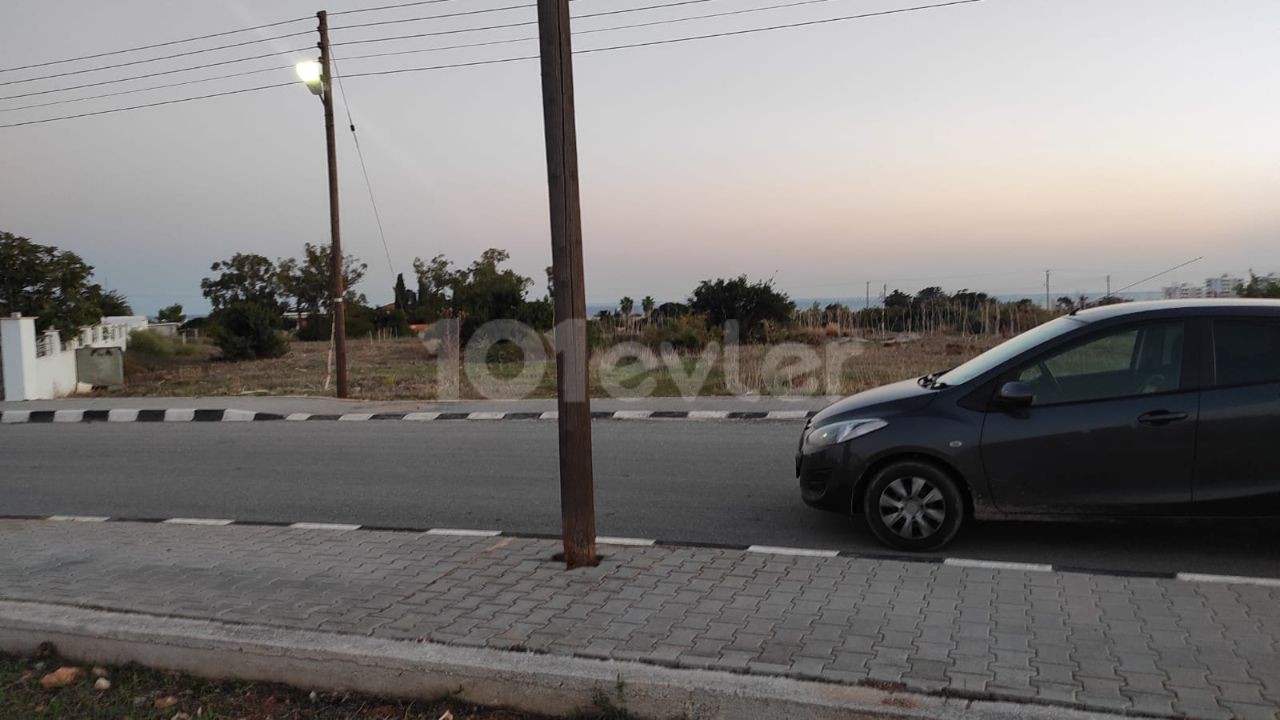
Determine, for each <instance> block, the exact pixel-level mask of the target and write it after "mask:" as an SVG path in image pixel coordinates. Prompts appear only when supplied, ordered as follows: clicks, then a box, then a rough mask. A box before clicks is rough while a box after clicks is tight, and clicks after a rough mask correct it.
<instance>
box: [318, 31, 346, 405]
mask: <svg viewBox="0 0 1280 720" xmlns="http://www.w3.org/2000/svg"><path fill="white" fill-rule="evenodd" d="M316 18H317V19H318V20H319V21H320V67H321V73H322V75H321V78H322V83H323V88H324V90H323V92H322V93H321V95H320V100H321V102H323V103H324V140H325V147H326V149H327V150H328V156H329V237H330V246H329V262H330V266H331V270H330V272H332V273H333V288H332V291H331V295H330V298H329V309H330V312H332V313H333V357H334V364H335V365H337V366H338V368H337V374H338V397H340V398H345V397H347V309H346V305H345V303H343V301H342V299H343V296H344V295H345V294H346V289H345V288H344V287H343V285H342V229H341V224H340V223H339V219H338V218H339V215H338V149H337V141H336V140H335V139H334V130H333V76H332V74H330V70H329V14H328V13H327V12H325V11H324V10H321V11H320V12H318V13H316Z"/></svg>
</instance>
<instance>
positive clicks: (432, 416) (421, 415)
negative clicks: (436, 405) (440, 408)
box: [404, 412, 440, 422]
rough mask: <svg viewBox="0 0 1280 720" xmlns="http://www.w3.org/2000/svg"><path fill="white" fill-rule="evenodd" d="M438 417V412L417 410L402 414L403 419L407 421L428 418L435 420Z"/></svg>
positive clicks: (418, 420) (423, 420)
mask: <svg viewBox="0 0 1280 720" xmlns="http://www.w3.org/2000/svg"><path fill="white" fill-rule="evenodd" d="M438 417H440V413H438V412H417V413H408V414H407V415H405V416H404V419H405V420H408V421H409V422H426V421H428V420H435V419H436V418H438Z"/></svg>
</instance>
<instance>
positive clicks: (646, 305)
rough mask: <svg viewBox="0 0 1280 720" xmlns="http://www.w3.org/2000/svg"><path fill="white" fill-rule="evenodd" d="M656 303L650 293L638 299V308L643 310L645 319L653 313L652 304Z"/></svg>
mask: <svg viewBox="0 0 1280 720" xmlns="http://www.w3.org/2000/svg"><path fill="white" fill-rule="evenodd" d="M656 304H657V303H656V302H654V299H653V296H652V295H645V296H644V299H643V300H641V301H640V309H641V310H643V311H644V319H645V320H648V319H649V316H650V315H652V314H653V306H654V305H656Z"/></svg>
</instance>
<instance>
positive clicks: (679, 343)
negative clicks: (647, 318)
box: [642, 314, 712, 350]
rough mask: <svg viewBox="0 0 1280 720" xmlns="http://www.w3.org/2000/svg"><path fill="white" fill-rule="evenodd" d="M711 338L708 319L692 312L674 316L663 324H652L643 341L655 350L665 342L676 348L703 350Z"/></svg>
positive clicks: (645, 332) (647, 329)
mask: <svg viewBox="0 0 1280 720" xmlns="http://www.w3.org/2000/svg"><path fill="white" fill-rule="evenodd" d="M711 340H712V337H711V333H710V332H709V331H708V330H707V323H706V321H705V320H703V319H702V317H701V316H699V315H692V314H690V315H681V316H679V317H675V318H672V319H670V320H667V321H665V322H663V323H662V324H661V325H656V324H655V325H650V326H648V327H646V328H645V329H644V335H643V336H642V342H644V344H645V345H648V346H649V347H651V348H653V349H654V350H659V349H661V348H662V346H663V345H664V344H670V345H671V346H672V347H674V348H675V349H676V350H701V349H702V348H704V347H706V346H707V343H709V342H711Z"/></svg>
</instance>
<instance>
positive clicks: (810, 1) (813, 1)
mask: <svg viewBox="0 0 1280 720" xmlns="http://www.w3.org/2000/svg"><path fill="white" fill-rule="evenodd" d="M833 1H834V0H797V2H788V3H778V4H776V5H765V6H763V7H754V8H746V9H743V10H725V11H721V12H713V13H703V14H701V15H688V16H685V17H681V18H669V19H666V20H649V21H647V22H638V23H628V24H626V25H610V26H608V27H602V28H589V29H586V30H575V31H573V34H574V35H590V34H594V33H602V32H613V31H616V30H633V29H636V28H644V27H653V26H656V25H671V24H675V23H682V22H689V21H692V20H706V19H710V18H718V17H728V16H731V15H744V14H747V13H757V12H765V11H768V10H780V9H784V8H793V7H800V6H802V5H817V4H820V3H828V2H833ZM537 39H538V37H537V36H536V35H529V36H526V37H520V38H511V39H508V40H488V41H485V42H474V43H463V44H460V45H443V46H440V47H431V48H420V49H417V50H396V51H393V52H382V53H370V54H368V55H352V56H350V57H348V58H347V59H348V60H369V59H372V58H382V57H394V56H398V55H416V54H420V53H429V52H441V51H444V50H459V49H463V48H477V47H489V46H492V45H510V44H513V43H521V42H531V41H534V40H537Z"/></svg>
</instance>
